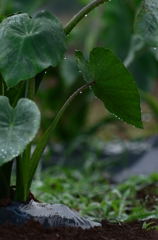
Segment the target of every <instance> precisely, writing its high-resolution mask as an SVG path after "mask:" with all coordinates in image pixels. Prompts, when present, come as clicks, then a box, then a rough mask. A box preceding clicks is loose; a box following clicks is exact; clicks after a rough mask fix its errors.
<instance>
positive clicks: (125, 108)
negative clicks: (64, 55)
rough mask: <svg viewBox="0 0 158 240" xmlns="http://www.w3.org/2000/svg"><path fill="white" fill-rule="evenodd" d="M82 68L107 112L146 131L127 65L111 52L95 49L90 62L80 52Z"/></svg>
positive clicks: (78, 58) (79, 58) (133, 81)
mask: <svg viewBox="0 0 158 240" xmlns="http://www.w3.org/2000/svg"><path fill="white" fill-rule="evenodd" d="M76 57H77V64H78V68H79V69H80V70H81V72H82V74H83V77H84V79H85V81H86V82H87V83H91V82H95V85H94V84H92V89H93V92H94V94H95V96H97V97H98V98H99V99H100V100H102V102H103V103H104V105H105V107H106V108H107V110H109V111H110V112H111V113H112V114H114V115H115V116H116V117H118V118H119V119H121V120H123V121H125V122H127V123H129V124H132V125H133V126H135V127H138V128H143V124H142V121H141V109H140V96H139V93H138V89H137V85H136V82H135V80H134V78H133V76H132V75H131V74H130V72H129V71H128V70H127V69H126V68H125V66H124V65H123V63H122V62H121V61H120V60H119V59H118V58H117V57H116V56H115V55H114V54H113V53H112V52H111V51H110V50H108V49H105V48H103V47H98V48H94V49H93V50H92V51H91V53H90V61H87V60H86V59H85V58H84V56H83V53H82V52H80V51H76Z"/></svg>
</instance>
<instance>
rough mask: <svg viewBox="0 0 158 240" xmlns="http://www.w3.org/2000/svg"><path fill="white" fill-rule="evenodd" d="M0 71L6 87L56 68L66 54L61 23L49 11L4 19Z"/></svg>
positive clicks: (0, 31) (1, 30) (0, 30)
mask: <svg viewBox="0 0 158 240" xmlns="http://www.w3.org/2000/svg"><path fill="white" fill-rule="evenodd" d="M0 42H1V44H0V53H1V54H0V69H1V73H2V75H3V78H4V80H5V82H6V84H7V86H8V87H12V86H15V85H16V84H17V83H18V82H19V81H21V80H26V79H29V78H32V77H34V76H35V75H37V74H38V73H40V72H41V71H42V70H44V69H46V68H48V67H49V66H53V67H55V66H57V65H58V64H59V63H60V61H61V59H62V58H63V55H64V53H65V51H66V46H65V42H66V35H65V33H64V30H63V26H62V24H61V22H60V21H59V20H58V19H57V18H56V17H55V16H54V15H53V14H52V13H50V12H48V11H43V12H40V13H38V14H37V15H36V16H35V17H34V18H33V19H32V18H30V17H29V16H28V15H27V14H25V13H24V14H17V15H13V16H11V17H8V18H7V19H5V20H4V21H3V22H2V23H1V24H0Z"/></svg>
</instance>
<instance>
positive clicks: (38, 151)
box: [28, 81, 96, 189]
mask: <svg viewBox="0 0 158 240" xmlns="http://www.w3.org/2000/svg"><path fill="white" fill-rule="evenodd" d="M95 84H96V82H95V81H93V82H91V83H88V84H85V85H84V86H82V87H80V88H79V89H77V91H76V92H74V93H73V94H72V95H71V96H70V97H69V99H68V100H67V101H66V102H65V104H64V105H63V107H62V108H61V109H60V111H59V113H58V114H57V116H56V118H55V119H54V121H53V123H52V124H51V126H50V127H49V128H48V129H47V130H46V132H45V133H44V134H43V136H42V137H41V139H40V141H39V142H38V144H37V146H36V148H35V150H34V152H33V154H32V157H31V159H30V166H29V179H28V189H29V188H30V186H31V183H32V179H33V176H34V174H35V171H36V168H37V165H38V162H39V161H40V158H41V156H42V154H43V151H44V149H45V147H46V145H47V143H48V141H49V139H50V136H51V134H52V132H53V130H54V129H55V127H56V125H57V123H58V122H59V120H60V118H61V116H62V114H63V113H64V111H65V110H66V108H67V107H68V105H69V104H70V102H71V101H72V100H73V98H74V97H75V96H76V95H77V94H78V93H82V91H83V90H85V89H87V88H88V87H90V86H94V85H95Z"/></svg>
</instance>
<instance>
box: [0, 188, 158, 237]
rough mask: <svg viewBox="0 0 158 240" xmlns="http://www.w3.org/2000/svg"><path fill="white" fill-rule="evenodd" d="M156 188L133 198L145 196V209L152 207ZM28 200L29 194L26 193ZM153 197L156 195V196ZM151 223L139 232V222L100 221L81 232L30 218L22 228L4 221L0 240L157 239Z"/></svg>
mask: <svg viewBox="0 0 158 240" xmlns="http://www.w3.org/2000/svg"><path fill="white" fill-rule="evenodd" d="M157 189H158V188H157V186H155V185H149V186H147V187H145V188H142V189H141V190H139V191H138V192H137V198H138V199H142V201H143V200H144V199H145V198H146V196H148V200H149V199H150V200H151V201H148V203H150V204H149V206H148V207H149V208H152V206H153V204H155V195H154V194H152V193H153V192H154V193H155V190H157ZM29 196H30V198H33V195H31V193H30V195H29ZM156 197H157V196H156ZM9 204H10V200H9V199H5V200H1V201H0V206H1V207H6V206H7V205H9ZM148 222H150V223H151V222H153V223H152V225H150V227H151V229H150V230H146V229H142V225H143V221H138V220H133V221H132V222H129V223H121V224H119V223H110V222H109V221H107V220H102V222H101V224H102V226H101V227H94V228H90V229H86V230H83V229H81V228H73V227H57V228H50V227H48V228H45V227H43V225H41V224H40V223H39V222H38V221H34V220H33V219H31V220H29V221H28V222H26V223H25V224H24V225H23V226H17V225H10V224H9V223H8V222H6V223H5V224H4V225H2V226H0V240H15V239H16V240H17V239H18V240H30V239H38V240H40V239H41V240H48V239H49V240H55V239H61V240H62V239H63V240H93V239H95V240H158V230H156V229H152V226H158V219H150V220H148V221H146V223H148Z"/></svg>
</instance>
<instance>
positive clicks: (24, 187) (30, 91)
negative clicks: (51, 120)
mask: <svg viewBox="0 0 158 240" xmlns="http://www.w3.org/2000/svg"><path fill="white" fill-rule="evenodd" d="M34 83H35V80H34V78H31V79H29V80H28V81H27V84H26V91H25V95H26V96H25V97H28V98H29V99H30V100H32V101H34V94H35V84H34ZM30 156H31V143H29V144H28V145H27V148H26V149H25V151H24V152H23V154H22V156H18V157H17V159H16V166H17V168H16V191H15V197H14V200H15V201H26V200H27V198H28V194H29V188H28V175H29V161H30Z"/></svg>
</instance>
